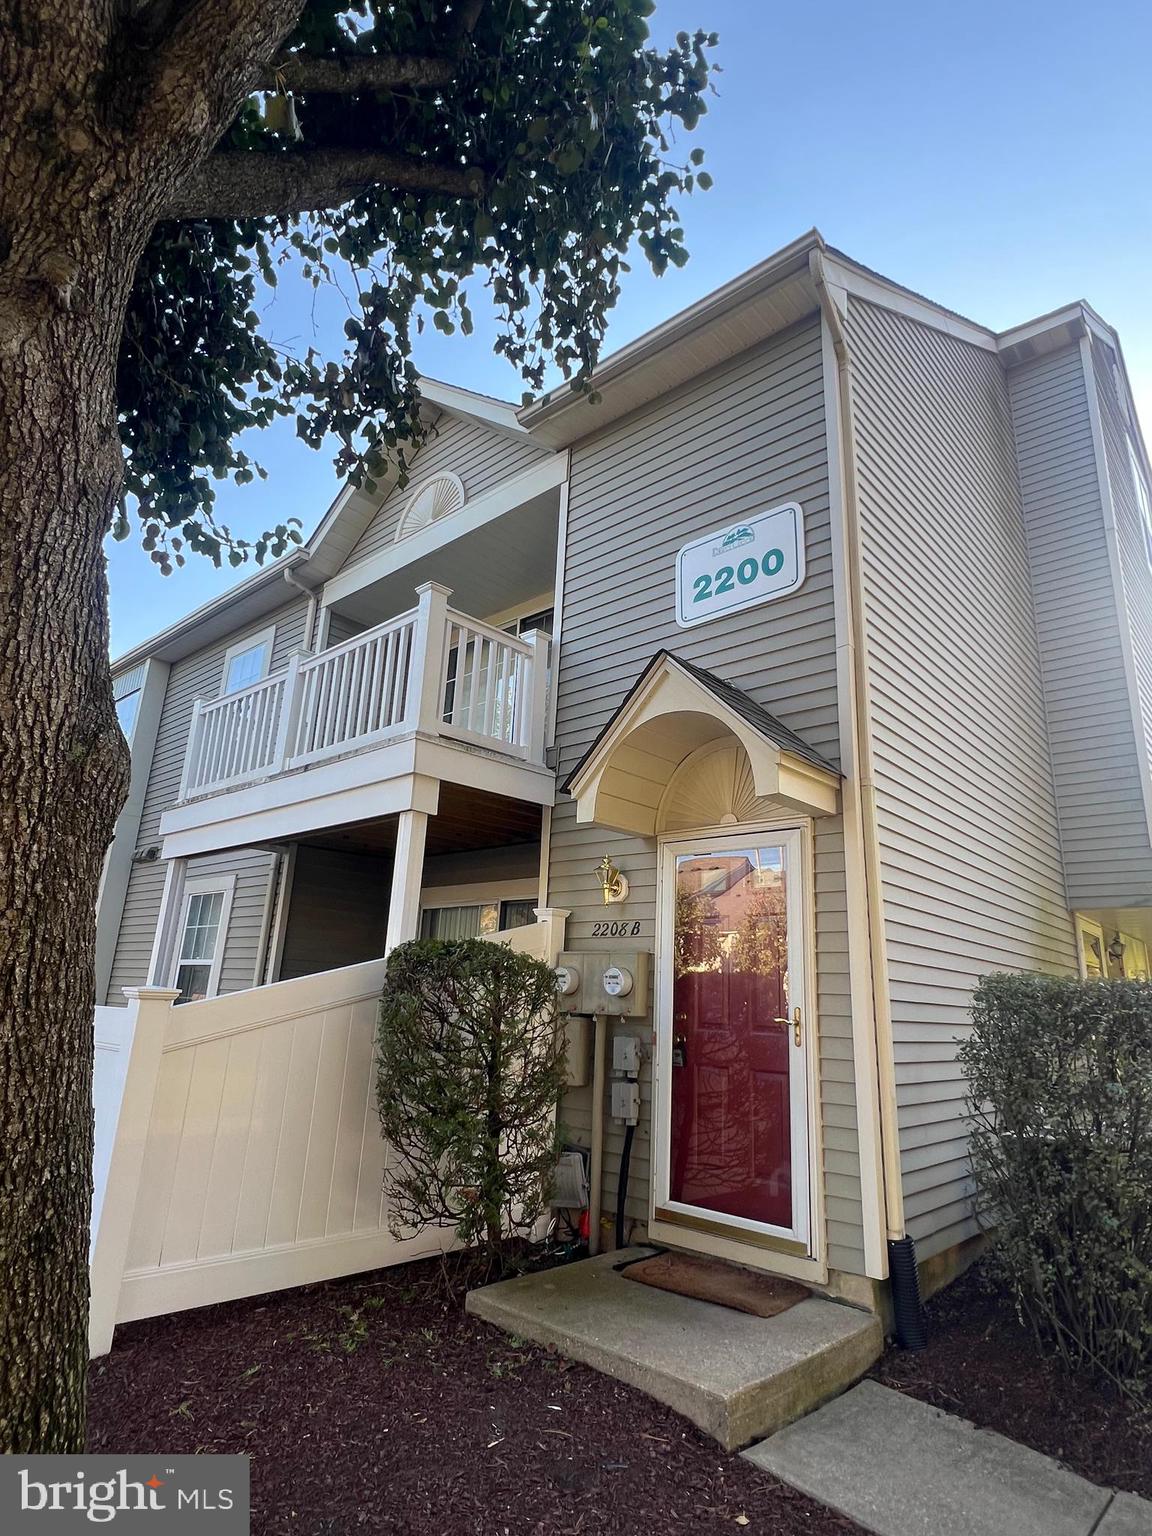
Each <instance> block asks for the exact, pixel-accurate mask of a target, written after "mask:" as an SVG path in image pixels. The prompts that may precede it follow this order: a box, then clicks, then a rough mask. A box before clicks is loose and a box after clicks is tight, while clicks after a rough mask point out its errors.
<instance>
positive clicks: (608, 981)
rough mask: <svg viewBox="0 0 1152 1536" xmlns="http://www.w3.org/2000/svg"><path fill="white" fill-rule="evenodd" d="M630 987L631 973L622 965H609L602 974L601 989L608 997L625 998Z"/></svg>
mask: <svg viewBox="0 0 1152 1536" xmlns="http://www.w3.org/2000/svg"><path fill="white" fill-rule="evenodd" d="M632 986H633V981H632V972H631V971H626V970H625V969H624V967H623V966H622V965H610V966H609V967H608V969H607V970H606V971H605V972H604V977H603V987H604V990H605V992H607V994H608V996H609V997H627V996H628V994H629V993H630V992H631V991H632Z"/></svg>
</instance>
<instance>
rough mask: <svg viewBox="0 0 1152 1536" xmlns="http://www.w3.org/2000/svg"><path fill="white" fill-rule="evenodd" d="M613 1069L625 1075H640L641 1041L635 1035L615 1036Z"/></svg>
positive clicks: (613, 1042)
mask: <svg viewBox="0 0 1152 1536" xmlns="http://www.w3.org/2000/svg"><path fill="white" fill-rule="evenodd" d="M612 1070H613V1072H619V1073H621V1075H622V1076H624V1077H639V1076H640V1041H639V1040H638V1039H637V1037H636V1036H635V1035H616V1036H615V1037H614V1038H613V1041H612Z"/></svg>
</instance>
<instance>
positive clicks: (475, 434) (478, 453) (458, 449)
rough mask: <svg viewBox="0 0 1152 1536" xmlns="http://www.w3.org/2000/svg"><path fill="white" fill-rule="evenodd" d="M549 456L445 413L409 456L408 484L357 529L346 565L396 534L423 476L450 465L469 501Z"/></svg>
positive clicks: (377, 550) (386, 544)
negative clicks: (422, 442) (426, 438)
mask: <svg viewBox="0 0 1152 1536" xmlns="http://www.w3.org/2000/svg"><path fill="white" fill-rule="evenodd" d="M547 457H549V454H548V452H547V450H546V449H543V448H540V447H538V446H537V445H536V444H535V443H530V442H523V443H521V442H517V441H516V439H515V438H511V437H508V436H506V435H505V434H504V433H502V432H495V431H493V430H492V428H490V427H484V426H481V425H479V424H478V423H476V422H471V421H460V420H458V419H456V418H455V417H443V418H441V421H440V422H439V424H438V427H437V428H436V429H435V430H434V431H433V433H432V435H431V436H430V437H429V439H428V441H427V442H426V443H425V444H424V446H423V447H422V448H421V449H420V450H419V452H418V453H417V454H416V457H415V458H414V460H413V461H412V468H411V471H410V474H409V479H408V484H407V486H405V487H404V488H403V489H400V488H397V489H396V490H394V491H392V492H391V493H390V494H389V495H388V496H386V497H385V499H384V501H383V502H382V503H381V506H380V510H379V511H378V512H377V514H376V516H375V517H374V518H373V519H372V521H371V522H370V523H369V524H368V527H367V528H365V530H364V532H363V533H362V534H361V535H360V537H359V539H358V540H357V541H356V544H355V545H354V546H353V549H352V553H351V554H350V555H349V556H348V558H347V560H346V561H345V562H344V567H343V568H344V569H345V570H351V569H352V567H353V566H356V565H360V564H361V563H362V562H363V561H365V560H368V559H370V558H371V557H372V556H373V555H377V554H379V553H380V551H381V550H383V549H387V548H388V547H389V546H390V545H391V544H392V543H393V541H394V540H395V538H396V529H397V528H398V527H399V525H400V518H401V516H402V514H403V512H404V508H405V506H406V505H407V504H408V500H409V498H410V497H411V495H412V493H413V491H414V490H416V489H417V488H418V487H419V486H420V484H421V482H422V481H424V480H428V479H431V478H432V476H433V475H442V474H444V473H446V472H447V471H451V472H452V473H453V474H455V475H459V477H460V479H461V481H462V482H463V485H464V495H465V497H466V499H467V500H468V501H475V500H476V499H477V498H478V497H480V496H483V495H484V494H485V493H486V492H488V491H491V490H493V489H494V488H495V487H496V486H497V485H499V484H500V482H501V481H502V480H509V479H511V477H512V476H513V475H518V474H520V473H521V472H522V471H523V470H525V469H530V468H531V467H532V466H533V465H534V464H538V463H539V462H540V461H541V459H543V458H547Z"/></svg>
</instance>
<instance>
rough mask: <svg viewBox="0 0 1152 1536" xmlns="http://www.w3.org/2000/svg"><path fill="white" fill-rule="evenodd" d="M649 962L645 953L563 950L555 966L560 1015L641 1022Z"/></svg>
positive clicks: (646, 1001) (643, 1013)
mask: <svg viewBox="0 0 1152 1536" xmlns="http://www.w3.org/2000/svg"><path fill="white" fill-rule="evenodd" d="M651 958H652V957H651V956H650V955H649V953H648V951H647V950H646V949H639V950H637V949H612V950H604V949H598V950H587V951H576V950H565V951H564V953H563V954H562V955H561V956H560V959H559V962H558V964H557V966H556V990H557V994H558V996H557V1002H558V1005H559V1007H560V1009H561V1011H562V1012H564V1013H580V1014H586V1015H588V1016H591V1015H592V1014H597V1013H600V1014H604V1015H606V1016H608V1017H609V1018H616V1019H636V1018H643V1016H644V1015H645V1014H646V1013H647V1012H648V968H649V961H650V960H651Z"/></svg>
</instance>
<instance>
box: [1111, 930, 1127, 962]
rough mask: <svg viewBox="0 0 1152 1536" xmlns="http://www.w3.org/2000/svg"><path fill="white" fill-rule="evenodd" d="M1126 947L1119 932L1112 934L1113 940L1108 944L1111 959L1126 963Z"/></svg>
mask: <svg viewBox="0 0 1152 1536" xmlns="http://www.w3.org/2000/svg"><path fill="white" fill-rule="evenodd" d="M1125 947H1126V946H1125V944H1124V940H1123V939H1122V938H1121V937H1120V934H1119V932H1116V933H1114V934H1113V935H1112V942H1111V944H1109V946H1108V958H1109V960H1115V962H1116V964H1117V965H1122V964H1123V963H1124V950H1125Z"/></svg>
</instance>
